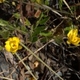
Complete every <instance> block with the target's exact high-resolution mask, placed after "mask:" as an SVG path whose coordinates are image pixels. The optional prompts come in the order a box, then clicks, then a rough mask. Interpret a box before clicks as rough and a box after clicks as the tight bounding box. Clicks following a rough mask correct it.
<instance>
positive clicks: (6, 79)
mask: <svg viewBox="0 0 80 80" xmlns="http://www.w3.org/2000/svg"><path fill="white" fill-rule="evenodd" d="M0 79H5V80H14V79H10V78H7V77H2V76H0Z"/></svg>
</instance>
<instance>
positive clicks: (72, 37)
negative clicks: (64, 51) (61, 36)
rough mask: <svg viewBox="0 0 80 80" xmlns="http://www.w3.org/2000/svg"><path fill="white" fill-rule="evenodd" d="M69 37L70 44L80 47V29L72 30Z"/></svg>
mask: <svg viewBox="0 0 80 80" xmlns="http://www.w3.org/2000/svg"><path fill="white" fill-rule="evenodd" d="M67 37H68V40H67V43H68V44H73V45H75V46H79V43H80V38H79V37H78V29H72V30H70V31H69V33H68V34H67Z"/></svg>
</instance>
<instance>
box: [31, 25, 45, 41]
mask: <svg viewBox="0 0 80 80" xmlns="http://www.w3.org/2000/svg"><path fill="white" fill-rule="evenodd" d="M44 29H45V27H44V26H39V27H37V28H36V29H34V31H33V32H32V35H31V41H32V42H35V41H37V39H38V36H39V34H40V32H41V31H43V30H44Z"/></svg>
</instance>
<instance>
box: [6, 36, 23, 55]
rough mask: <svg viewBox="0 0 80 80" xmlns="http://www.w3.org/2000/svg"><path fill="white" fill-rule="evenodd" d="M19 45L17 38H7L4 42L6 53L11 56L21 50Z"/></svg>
mask: <svg viewBox="0 0 80 80" xmlns="http://www.w3.org/2000/svg"><path fill="white" fill-rule="evenodd" d="M19 43H20V40H19V38H18V37H12V38H9V39H8V40H7V41H6V42H5V49H6V51H8V52H12V53H13V54H15V53H16V51H17V50H19V49H21V48H22V46H20V45H19Z"/></svg>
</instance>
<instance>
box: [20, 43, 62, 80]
mask: <svg viewBox="0 0 80 80" xmlns="http://www.w3.org/2000/svg"><path fill="white" fill-rule="evenodd" d="M20 44H21V45H22V46H23V47H24V48H25V49H26V50H27V51H29V52H30V53H31V54H32V55H33V56H34V57H36V58H37V59H38V60H39V61H40V62H41V63H42V64H44V65H45V66H46V67H47V68H48V69H49V70H50V71H52V72H53V74H55V75H56V76H57V77H59V78H60V79H61V80H63V78H62V77H60V76H59V75H58V74H57V73H56V72H55V71H53V70H52V68H51V67H49V66H48V65H47V64H46V63H45V62H43V61H42V60H41V59H40V58H39V57H38V56H36V55H35V54H34V53H33V52H32V51H31V50H30V49H29V48H28V47H26V46H25V45H24V44H23V43H20Z"/></svg>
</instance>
